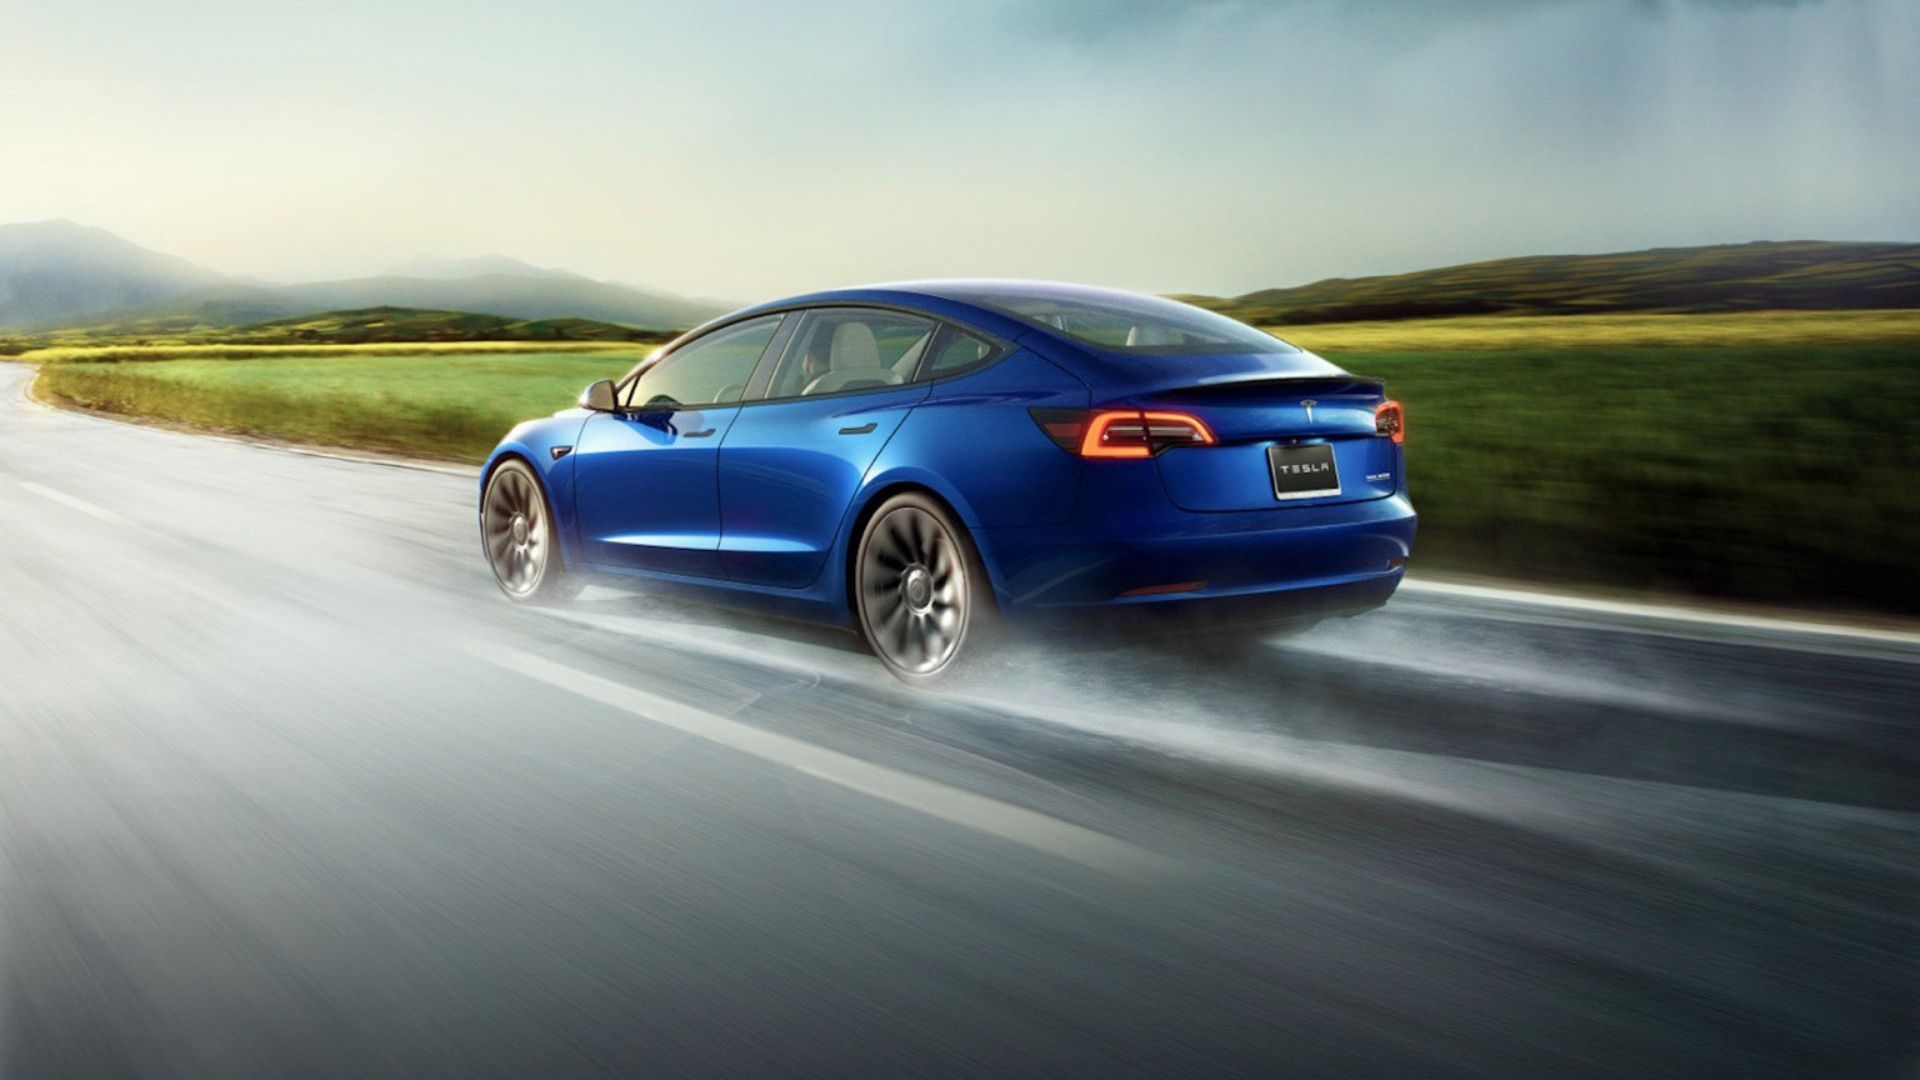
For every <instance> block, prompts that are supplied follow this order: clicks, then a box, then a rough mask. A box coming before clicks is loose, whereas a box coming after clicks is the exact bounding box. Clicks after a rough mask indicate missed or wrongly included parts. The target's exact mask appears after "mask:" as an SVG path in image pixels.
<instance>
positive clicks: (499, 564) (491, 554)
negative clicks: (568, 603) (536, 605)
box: [480, 458, 576, 603]
mask: <svg viewBox="0 0 1920 1080" xmlns="http://www.w3.org/2000/svg"><path fill="white" fill-rule="evenodd" d="M480 542H481V545H482V546H483V547H484V548H485V550H486V553H487V563H488V564H489V565H491V566H492V567H493V576H494V580H496V581H498V582H499V583H500V591H502V592H504V593H506V594H507V597H508V599H511V600H514V601H517V602H520V603H531V602H533V601H537V600H563V599H566V597H567V596H568V595H570V594H571V593H572V592H574V591H576V590H575V588H574V585H573V583H572V582H570V581H568V580H567V574H566V572H565V570H564V569H563V568H562V566H561V565H560V545H559V537H558V536H557V534H556V533H555V531H554V523H553V512H552V509H551V508H550V507H549V506H548V505H547V497H546V494H545V492H543V491H541V489H540V481H539V479H538V478H536V477H535V476H534V475H533V470H532V469H531V468H529V467H528V466H527V464H526V463H525V462H523V461H519V460H517V459H512V458H509V459H508V460H506V461H503V462H501V463H500V464H499V466H497V467H496V468H495V469H494V470H493V475H492V476H489V477H488V478H487V486H486V490H485V491H484V492H483V493H482V494H481V496H480Z"/></svg>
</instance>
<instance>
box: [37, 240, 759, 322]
mask: <svg viewBox="0 0 1920 1080" xmlns="http://www.w3.org/2000/svg"><path fill="white" fill-rule="evenodd" d="M406 265H407V266H408V267H410V268H412V270H413V272H412V273H411V274H389V275H385V276H381V277H367V278H350V279H346V280H341V281H320V282H308V283H304V284H298V285H271V284H265V283H260V282H245V281H239V280H236V279H233V278H230V277H226V276H224V275H222V274H219V273H216V272H215V271H212V270H208V269H205V268H204V267H199V266H195V265H193V264H192V263H189V262H186V261H185V260H182V259H177V258H174V257H173V256H170V255H162V254H160V253H159V252H155V251H149V250H147V249H146V248H142V247H139V246H137V245H135V244H131V243H128V242H127V241H125V240H121V239H120V238H118V237H116V236H114V235H113V234H112V233H109V232H106V231H104V230H101V229H94V228H89V227H86V226H82V225H76V224H74V223H72V222H69V221H55V222H41V223H37V224H31V225H0V327H9V326H10V327H16V328H21V329H26V330H32V331H54V330H67V329H74V328H86V329H87V330H89V331H91V332H100V333H134V334H164V333H181V332H189V331H195V330H206V329H213V328H220V327H233V326H243V325H247V324H252V323H259V322H263V321H267V320H272V319H282V318H288V317H292V316H303V315H308V314H311V313H313V312H327V311H336V310H341V309H362V308H375V307H405V308H422V309H428V310H435V311H456V312H469V313H474V314H481V315H494V316H500V317H502V318H506V319H509V320H519V321H524V320H552V319H587V320H592V321H596V322H606V323H617V324H621V325H625V326H632V327H640V328H645V329H685V328H686V327H689V326H693V325H695V324H697V323H701V322H705V321H706V320H707V319H709V318H712V317H713V316H715V315H718V314H721V313H722V312H724V311H726V310H727V309H728V307H729V305H726V304H723V303H719V302H716V301H708V300H692V299H688V298H686V297H681V296H675V295H673V294H671V293H663V292H653V291H649V290H646V289H637V288H634V287H632V286H628V285H616V284H614V283H612V282H608V281H596V280H594V279H592V278H588V277H584V276H582V275H579V274H575V273H572V272H571V271H567V270H558V269H549V268H543V267H537V266H532V265H530V264H527V263H523V262H520V261H518V260H516V259H509V258H506V257H504V256H497V255H491V256H482V257H480V258H477V259H458V260H437V259H422V260H413V261H411V262H409V263H408V264H406Z"/></svg>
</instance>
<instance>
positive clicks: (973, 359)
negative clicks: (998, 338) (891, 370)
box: [920, 326, 994, 379]
mask: <svg viewBox="0 0 1920 1080" xmlns="http://www.w3.org/2000/svg"><path fill="white" fill-rule="evenodd" d="M993 351H994V350H993V344H992V343H991V342H988V341H985V340H983V339H981V338H977V337H975V336H973V335H972V334H969V333H967V332H966V331H965V330H961V329H959V328H958V327H953V326H946V327H942V328H941V329H940V333H939V334H937V335H935V337H934V339H933V347H932V348H931V349H929V350H928V351H927V363H926V366H925V367H923V368H921V369H920V377H921V378H922V379H943V378H946V377H947V376H949V375H958V374H960V373H962V372H965V371H971V370H972V369H974V368H976V367H979V366H980V365H982V364H984V363H986V362H987V361H988V360H991V359H993Z"/></svg>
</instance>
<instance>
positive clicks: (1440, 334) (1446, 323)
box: [1268, 311, 1920, 354]
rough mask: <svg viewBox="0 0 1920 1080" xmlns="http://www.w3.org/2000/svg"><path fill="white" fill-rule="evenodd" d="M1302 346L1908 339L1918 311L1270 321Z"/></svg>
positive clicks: (1919, 321) (1917, 335) (1915, 341)
mask: <svg viewBox="0 0 1920 1080" xmlns="http://www.w3.org/2000/svg"><path fill="white" fill-rule="evenodd" d="M1268 329H1270V330H1271V331H1272V332H1273V333H1275V334H1278V335H1279V336H1281V337H1283V338H1285V339H1287V340H1288V341H1291V342H1293V343H1294V344H1296V345H1299V346H1301V347H1302V348H1307V349H1312V350H1313V351H1315V352H1323V353H1328V354H1331V353H1335V352H1353V351H1358V350H1382V349H1391V350H1402V351H1424V350H1433V349H1444V350H1454V349H1555V348H1626V347H1631V348H1668V347H1691V346H1703V345H1717V346H1738V347H1743V348H1765V347H1770V346H1776V345H1811V346H1821V347H1825V346H1832V345H1909V346H1914V347H1916V348H1920V311H1755V312H1747V313H1744V314H1738V315H1717V314H1715V315H1640V314H1632V315H1533V316H1529V315H1472V316H1461V317H1459V318H1452V319H1400V320H1391V321H1383V322H1350V323H1313V324H1305V325H1300V326H1286V327H1280V326H1276V327H1269V328H1268Z"/></svg>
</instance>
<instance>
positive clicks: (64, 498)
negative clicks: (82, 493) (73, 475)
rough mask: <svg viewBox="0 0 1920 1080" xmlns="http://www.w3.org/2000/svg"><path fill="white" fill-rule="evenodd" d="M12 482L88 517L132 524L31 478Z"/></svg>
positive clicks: (110, 522)
mask: <svg viewBox="0 0 1920 1080" xmlns="http://www.w3.org/2000/svg"><path fill="white" fill-rule="evenodd" d="M14 482H15V483H17V484H19V485H20V486H21V487H23V488H26V489H27V490H28V491H31V492H33V493H34V494H35V495H38V496H40V497H41V498H43V499H48V500H51V501H53V502H57V503H59V504H60V505H61V506H64V507H66V508H67V509H69V510H78V511H80V512H81V513H83V514H86V515H87V516H88V517H94V518H98V519H100V520H101V521H104V522H106V523H107V524H109V525H130V524H132V522H130V521H128V520H127V519H126V518H123V517H121V516H120V515H119V514H116V513H114V512H113V511H111V510H109V509H107V508H106V507H104V506H95V505H94V504H92V503H90V502H88V501H87V500H85V499H80V498H75V497H74V496H72V495H69V494H67V493H66V492H64V491H55V490H54V489H53V488H50V487H47V486H45V485H43V484H36V483H34V482H33V481H31V480H16V481H14Z"/></svg>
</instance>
